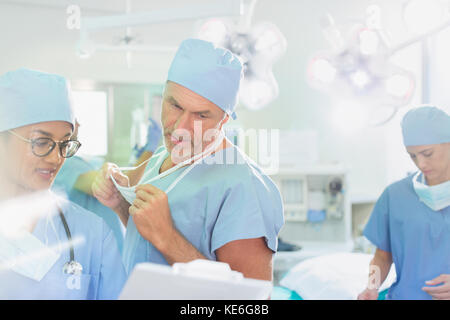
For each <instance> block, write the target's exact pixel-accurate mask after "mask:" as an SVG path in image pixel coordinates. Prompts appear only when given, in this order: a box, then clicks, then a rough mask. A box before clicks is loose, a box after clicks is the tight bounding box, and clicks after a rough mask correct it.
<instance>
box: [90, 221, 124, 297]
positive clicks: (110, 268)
mask: <svg viewBox="0 0 450 320" xmlns="http://www.w3.org/2000/svg"><path fill="white" fill-rule="evenodd" d="M102 223H103V230H104V231H103V234H104V235H103V236H104V238H103V245H102V259H101V266H100V279H99V289H98V296H97V299H100V300H113V299H117V298H118V297H119V294H120V292H121V291H122V288H123V286H124V284H125V281H126V279H127V276H126V272H125V268H124V266H123V262H122V258H121V256H120V253H119V249H118V247H117V242H116V239H115V238H114V234H113V232H112V230H111V229H110V228H109V227H108V225H107V224H106V223H105V222H104V221H102Z"/></svg>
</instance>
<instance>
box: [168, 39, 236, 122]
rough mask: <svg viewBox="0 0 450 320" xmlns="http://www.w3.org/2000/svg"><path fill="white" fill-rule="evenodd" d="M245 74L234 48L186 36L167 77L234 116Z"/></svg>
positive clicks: (234, 117)
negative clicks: (230, 48) (222, 46)
mask: <svg viewBox="0 0 450 320" xmlns="http://www.w3.org/2000/svg"><path fill="white" fill-rule="evenodd" d="M242 77H243V67H242V63H241V61H240V60H239V59H238V57H237V56H235V55H234V54H233V53H231V51H229V50H227V49H225V48H221V47H216V46H215V45H214V44H213V43H211V42H208V41H204V40H199V39H187V40H184V41H183V42H182V43H181V45H180V47H179V48H178V51H177V53H176V54H175V58H174V59H173V61H172V65H171V66H170V69H169V74H168V77H167V80H169V81H173V82H175V83H177V84H179V85H182V86H183V87H186V88H188V89H189V90H191V91H193V92H195V93H197V94H199V95H201V96H202V97H204V98H206V99H208V100H209V101H211V102H212V103H214V104H215V105H217V106H218V107H219V108H221V109H222V110H223V111H225V112H226V113H227V114H228V115H230V116H231V117H232V118H233V119H236V114H235V112H234V108H235V106H236V104H237V101H238V93H239V85H240V82H241V79H242Z"/></svg>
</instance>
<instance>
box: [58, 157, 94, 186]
mask: <svg viewBox="0 0 450 320" xmlns="http://www.w3.org/2000/svg"><path fill="white" fill-rule="evenodd" d="M91 170H94V168H93V167H92V166H91V165H90V164H89V163H88V162H86V161H84V160H83V159H82V158H80V157H77V156H74V157H72V158H68V159H66V161H65V162H64V164H63V165H62V167H61V169H60V170H59V172H58V175H57V176H56V178H55V181H54V183H53V189H54V190H62V191H64V192H65V193H66V194H69V193H70V191H71V190H72V188H73V186H74V184H75V182H76V181H77V179H78V177H79V176H80V175H81V174H83V173H86V172H88V171H91Z"/></svg>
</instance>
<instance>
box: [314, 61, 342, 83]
mask: <svg viewBox="0 0 450 320" xmlns="http://www.w3.org/2000/svg"><path fill="white" fill-rule="evenodd" d="M336 72H337V71H336V68H335V67H333V65H332V64H331V63H330V61H328V60H327V59H322V58H317V59H315V60H313V61H312V63H311V65H310V69H309V75H310V77H314V78H315V79H316V80H318V81H320V82H322V83H331V82H333V81H334V79H335V78H336Z"/></svg>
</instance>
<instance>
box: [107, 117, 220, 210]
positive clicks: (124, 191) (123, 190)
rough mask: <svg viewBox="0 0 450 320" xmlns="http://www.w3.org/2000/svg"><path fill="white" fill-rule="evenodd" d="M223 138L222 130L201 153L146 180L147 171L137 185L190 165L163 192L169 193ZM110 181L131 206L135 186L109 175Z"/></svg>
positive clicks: (162, 154)
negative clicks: (126, 185) (127, 185)
mask: <svg viewBox="0 0 450 320" xmlns="http://www.w3.org/2000/svg"><path fill="white" fill-rule="evenodd" d="M225 117H226V114H225V115H224V118H223V119H222V120H221V121H220V122H219V124H218V125H217V126H216V128H218V127H219V126H220V124H221V123H222V121H223V120H224V119H225ZM224 138H225V134H224V132H223V130H220V131H219V135H218V136H217V137H216V139H215V140H214V142H212V143H211V144H210V145H209V146H208V147H207V148H206V149H205V150H204V151H203V152H202V153H200V154H197V155H194V156H193V157H191V158H189V159H187V160H185V161H183V162H181V163H179V164H177V165H176V166H174V167H172V168H170V169H169V170H167V171H165V172H163V173H161V174H159V175H157V176H156V177H153V178H148V174H146V173H150V172H151V171H152V170H151V169H150V170H148V171H147V172H146V173H144V175H143V176H142V178H141V180H140V181H139V183H138V185H142V184H151V183H152V182H154V181H156V180H159V179H162V178H164V177H166V176H168V175H169V174H171V173H173V172H174V171H176V170H178V169H180V168H181V167H184V166H185V165H188V164H190V163H192V162H193V163H192V164H191V165H190V166H189V167H188V168H187V169H186V170H185V171H183V173H182V174H181V175H180V176H178V177H177V179H175V180H174V181H173V182H172V183H171V184H170V185H169V187H168V188H167V189H166V190H164V191H165V192H166V193H169V192H170V191H171V190H172V189H173V188H174V187H175V186H176V185H177V183H178V182H180V181H181V179H183V178H184V176H186V175H187V174H188V173H189V172H190V171H191V170H192V169H194V167H195V166H196V165H197V164H199V163H200V162H201V160H202V158H203V157H205V156H207V155H209V154H210V153H212V152H214V151H215V150H216V149H217V148H218V147H219V145H220V144H221V143H222V142H223V139H224ZM168 155H169V154H168V152H167V150H165V152H162V153H161V154H160V155H158V156H159V159H158V161H157V162H156V163H155V166H156V167H159V166H160V165H161V163H162V162H163V161H164V159H166V157H167V156H168ZM119 169H121V170H124V169H127V170H128V169H130V168H119ZM110 177H111V180H112V181H113V183H114V185H115V186H116V188H117V190H118V191H119V192H120V194H121V195H122V196H123V197H124V198H125V200H127V201H128V203H130V204H133V201H134V200H135V199H136V193H135V190H136V186H133V187H123V186H120V185H119V184H118V183H117V182H116V180H115V179H114V177H113V176H112V175H111V176H110Z"/></svg>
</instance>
